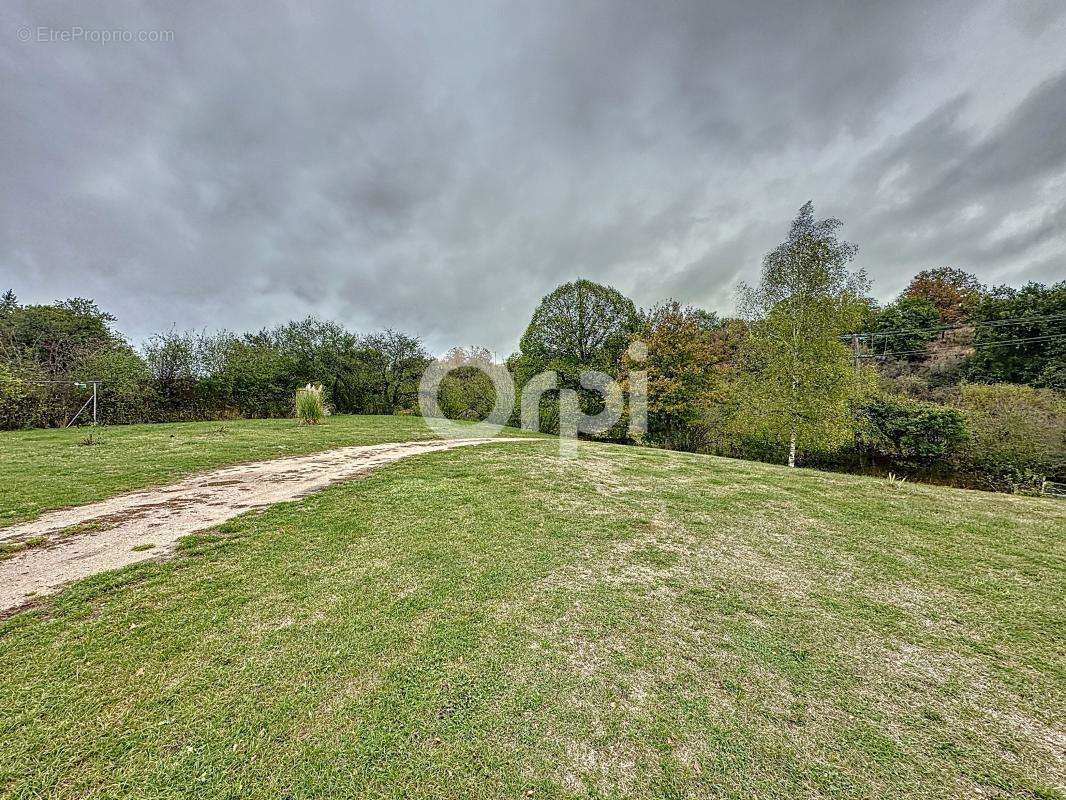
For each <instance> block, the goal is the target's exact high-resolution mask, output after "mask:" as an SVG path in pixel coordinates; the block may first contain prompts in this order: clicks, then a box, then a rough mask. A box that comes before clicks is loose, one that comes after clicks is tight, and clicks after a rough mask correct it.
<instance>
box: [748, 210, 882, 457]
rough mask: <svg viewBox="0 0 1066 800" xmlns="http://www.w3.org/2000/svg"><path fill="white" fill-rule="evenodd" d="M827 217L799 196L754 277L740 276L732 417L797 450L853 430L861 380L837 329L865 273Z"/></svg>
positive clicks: (855, 317)
mask: <svg viewBox="0 0 1066 800" xmlns="http://www.w3.org/2000/svg"><path fill="white" fill-rule="evenodd" d="M841 225H842V223H841V222H840V220H837V219H824V220H817V219H815V216H814V206H813V204H812V203H810V202H807V203H806V204H805V205H804V206H803V207H802V208H801V209H800V211H799V213H798V214H797V215H796V218H795V219H794V220H793V222H792V226H791V228H790V230H789V233H788V238H787V239H786V240H785V241H784V242H782V243H781V244H780V245H778V246H777V247H776V248H774V250H772V251H771V252H770V253H768V254H767V255H766V257H765V258H764V259H763V265H762V281H761V282H760V284H759V286H757V287H752V286H747V285H742V286H741V289H740V298H741V310H742V312H743V314H744V315H745V316H746V317H747V318H748V319H749V320H750V322H751V327H750V330H749V334H748V338H747V340H746V341H745V344H744V347H743V349H742V353H741V357H742V365H743V372H742V375H741V379H740V380H738V382H737V384H736V386H737V392H738V395H739V396H738V400H739V403H738V414H737V418H736V419H737V423H738V425H739V427H740V428H741V429H742V430H743V431H744V432H745V433H746V434H747V435H753V436H758V437H761V438H764V439H767V440H769V441H770V442H771V443H772V444H774V445H775V446H780V447H782V449H786V448H787V452H788V465H789V466H790V467H792V466H795V465H796V453H797V451H801V452H802V451H803V450H807V449H815V448H825V447H833V446H837V445H839V444H842V443H843V442H845V441H847V440H848V439H849V438H850V437H851V436H852V432H853V430H854V415H853V414H852V413H851V405H852V401H853V400H854V399H855V398H856V397H857V395H858V394H859V393H860V391H861V388H862V386H863V385H864V380H863V375H864V371H862V370H859V369H858V368H857V367H856V365H853V362H852V355H851V353H850V351H849V349H848V347H847V346H846V345H845V343H844V342H843V341H842V338H841V337H842V335H843V334H844V333H846V332H848V331H850V330H854V329H855V326H856V325H857V324H858V323H859V321H860V320H861V318H862V315H863V309H864V306H863V303H862V299H861V298H862V295H863V293H864V292H865V290H866V285H867V284H866V279H865V276H864V274H863V273H862V272H861V271H860V272H855V273H852V272H849V270H848V265H849V264H850V262H851V261H852V259H853V258H854V256H855V252H856V247H855V245H853V244H850V243H848V242H846V241H843V240H842V239H840V238H839V236H838V231H839V229H840V227H841Z"/></svg>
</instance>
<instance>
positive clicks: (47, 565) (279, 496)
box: [0, 437, 534, 611]
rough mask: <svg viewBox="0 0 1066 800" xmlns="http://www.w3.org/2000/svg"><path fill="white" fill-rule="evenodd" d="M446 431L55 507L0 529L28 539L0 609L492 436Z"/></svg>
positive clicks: (13, 539)
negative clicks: (443, 435) (250, 514)
mask: <svg viewBox="0 0 1066 800" xmlns="http://www.w3.org/2000/svg"><path fill="white" fill-rule="evenodd" d="M521 441H526V442H528V441H534V440H532V439H520V438H506V437H500V438H495V439H449V440H431V441H416V442H401V443H390V444H376V445H368V446H364V447H342V448H339V449H336V450H329V451H326V452H324V453H315V454H312V455H306V456H295V457H290V458H279V459H274V460H270V461H259V462H256V463H252V464H241V465H238V466H234V467H226V468H224V469H219V470H214V471H212V472H206V473H201V474H199V475H193V476H191V477H189V478H186V479H185V480H183V481H181V482H179V483H175V484H173V485H171V486H163V487H159V488H155V489H148V490H145V491H139V492H132V493H129V494H123V495H118V496H116V497H112V498H109V499H107V500H103V501H101V502H98V503H91V504H89V505H84V506H77V507H75V508H67V509H62V510H59V511H53V512H50V513H47V514H44V515H42V516H41V517H39V518H38V519H35V520H31V521H29V522H24V523H21V524H18V525H12V526H10V527H7V528H4V529H0V544H7V545H16V546H17V545H19V544H20V543H26V544H27V545H28V546H27V547H26V548H25V549H23V550H20V551H18V552H16V553H15V554H14V555H12V556H10V557H9V558H7V559H4V560H2V561H0V611H3V610H7V609H11V608H16V607H18V606H21V605H24V604H25V603H27V602H30V601H32V600H33V599H34V598H35V597H38V596H40V595H45V594H51V593H53V592H56V591H58V590H59V589H60V588H62V587H63V586H64V585H65V584H67V583H70V582H71V581H77V580H81V579H82V578H87V577H89V576H90V575H95V574H96V573H98V572H104V571H106V570H111V569H116V568H119V567H124V566H126V565H128V564H133V563H136V562H138V561H145V560H148V559H152V558H158V557H160V556H161V555H165V554H167V553H169V552H171V551H172V550H173V548H174V546H175V545H176V543H177V541H178V540H179V539H180V538H181V537H183V536H187V535H189V534H191V533H194V532H196V531H201V530H205V529H207V528H212V527H214V526H216V525H219V524H221V523H223V522H225V521H226V520H228V519H231V518H233V517H236V516H238V515H239V514H243V513H245V512H246V511H250V510H252V509H257V508H263V507H265V506H270V505H273V504H274V503H281V502H285V501H288V500H295V499H298V498H300V497H304V496H306V495H308V494H311V493H313V492H317V491H320V490H322V489H324V488H326V487H327V486H329V485H331V484H334V483H337V482H339V481H344V480H349V479H351V478H355V477H358V476H360V475H364V474H366V473H368V472H370V471H371V470H374V469H376V468H377V467H380V466H383V465H385V464H391V463H392V462H394V461H399V460H400V459H402V458H407V457H408V456H413V455H418V454H420V453H432V452H437V451H440V450H451V449H452V448H455V447H465V446H468V445H475V444H484V443H488V442H521Z"/></svg>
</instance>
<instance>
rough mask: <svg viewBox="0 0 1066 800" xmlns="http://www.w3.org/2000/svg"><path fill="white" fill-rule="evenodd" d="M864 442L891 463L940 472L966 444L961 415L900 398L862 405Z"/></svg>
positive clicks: (945, 408) (871, 401)
mask: <svg viewBox="0 0 1066 800" xmlns="http://www.w3.org/2000/svg"><path fill="white" fill-rule="evenodd" d="M859 414H860V417H861V419H862V421H863V423H864V428H865V430H864V431H863V433H862V437H863V439H865V443H866V445H867V447H868V448H870V449H872V450H873V451H874V453H875V455H880V456H881V457H882V458H884V459H887V460H888V461H889V462H890V463H891V464H894V465H899V466H903V467H908V468H911V469H922V470H926V471H930V472H943V471H945V469H947V468H949V467H950V464H951V461H952V458H953V456H954V455H955V454H956V453H957V452H958V450H959V447H960V446H961V445H962V443H963V442H965V441H966V438H967V433H966V424H965V420H964V418H963V415H962V414H961V413H960V412H958V411H956V410H955V409H953V408H948V407H947V406H942V405H938V404H937V403H926V402H923V401H921V400H910V399H907V398H903V397H889V396H882V397H876V398H874V399H872V400H869V401H867V402H866V403H864V404H863V406H862V408H861V409H860V412H859Z"/></svg>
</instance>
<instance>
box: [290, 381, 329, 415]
mask: <svg viewBox="0 0 1066 800" xmlns="http://www.w3.org/2000/svg"><path fill="white" fill-rule="evenodd" d="M325 416H326V403H325V401H324V400H323V398H322V386H321V385H317V386H312V385H311V384H310V383H309V384H307V386H305V387H304V388H303V389H297V390H296V418H297V419H298V420H300V422H302V423H303V424H304V425H317V424H318V423H320V422H321V421H322V418H323V417H325Z"/></svg>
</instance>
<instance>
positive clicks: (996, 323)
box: [840, 314, 1066, 340]
mask: <svg viewBox="0 0 1066 800" xmlns="http://www.w3.org/2000/svg"><path fill="white" fill-rule="evenodd" d="M1059 320H1063V321H1066V314H1046V315H1044V316H1039V317H1013V318H1009V319H994V320H987V321H984V320H983V321H979V322H973V323H969V324H966V325H961V324H956V325H937V326H935V327H932V328H898V329H896V330H890V331H872V332H867V333H845V334H842V335H841V336H840V338H841V339H848V340H850V339H851V338H852V337H853V336H858V337H859V338H860V339H872V338H874V337H875V336H879V337H889V336H898V335H901V334H906V333H940V332H942V331H957V330H961V329H963V328H973V329H975V330H976V329H978V328H996V327H1002V326H1004V325H1025V324H1028V323H1039V322H1056V321H1059Z"/></svg>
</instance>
